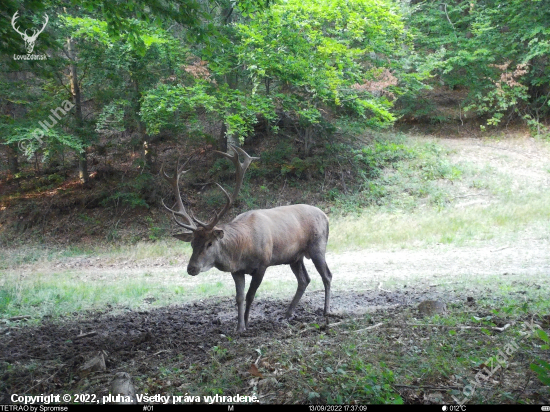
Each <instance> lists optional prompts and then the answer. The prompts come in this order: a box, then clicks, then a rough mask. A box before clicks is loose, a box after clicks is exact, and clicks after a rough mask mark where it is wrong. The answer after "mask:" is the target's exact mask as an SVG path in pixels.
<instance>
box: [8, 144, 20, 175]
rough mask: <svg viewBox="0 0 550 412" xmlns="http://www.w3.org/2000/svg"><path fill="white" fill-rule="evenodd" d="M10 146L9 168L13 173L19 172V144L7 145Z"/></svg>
mask: <svg viewBox="0 0 550 412" xmlns="http://www.w3.org/2000/svg"><path fill="white" fill-rule="evenodd" d="M6 147H7V148H8V168H9V171H10V173H11V174H12V175H15V174H17V173H19V161H18V159H17V146H15V145H13V144H9V145H6Z"/></svg>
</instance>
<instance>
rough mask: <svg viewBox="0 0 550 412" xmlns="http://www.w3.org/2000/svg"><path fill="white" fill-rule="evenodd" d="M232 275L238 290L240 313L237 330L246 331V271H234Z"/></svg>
mask: <svg viewBox="0 0 550 412" xmlns="http://www.w3.org/2000/svg"><path fill="white" fill-rule="evenodd" d="M231 275H232V276H233V280H234V281H235V289H236V290H237V309H238V313H239V316H238V323H237V332H244V331H245V330H246V327H245V322H244V284H245V281H244V272H234V273H231Z"/></svg>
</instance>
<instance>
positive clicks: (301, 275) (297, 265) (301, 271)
mask: <svg viewBox="0 0 550 412" xmlns="http://www.w3.org/2000/svg"><path fill="white" fill-rule="evenodd" d="M290 268H291V269H292V271H293V272H294V275H295V276H296V280H298V289H297V290H296V294H295V295H294V299H292V302H290V306H289V307H288V310H287V311H286V317H287V318H289V317H290V316H292V313H293V312H294V309H295V308H296V305H297V304H298V302H299V301H300V299H301V298H302V295H303V294H304V291H305V290H306V288H307V285H309V282H310V280H311V279H310V278H309V275H308V274H307V271H306V267H305V266H304V259H303V258H302V259H300V260H299V261H297V262H294V263H292V264H291V265H290Z"/></svg>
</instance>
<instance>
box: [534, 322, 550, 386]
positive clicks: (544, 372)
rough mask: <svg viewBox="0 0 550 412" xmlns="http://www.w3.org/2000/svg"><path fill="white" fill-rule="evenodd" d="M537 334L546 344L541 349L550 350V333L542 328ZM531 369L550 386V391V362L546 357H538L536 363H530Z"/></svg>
mask: <svg viewBox="0 0 550 412" xmlns="http://www.w3.org/2000/svg"><path fill="white" fill-rule="evenodd" d="M537 336H538V337H539V338H540V339H541V340H542V341H543V342H544V345H542V346H541V349H543V350H547V351H548V350H550V338H549V337H548V334H547V333H546V332H545V331H544V330H542V329H538V330H537ZM530 367H531V370H533V371H534V372H535V373H536V374H537V377H538V378H539V380H540V381H541V382H542V383H543V384H544V385H545V386H548V387H549V391H550V363H548V362H547V361H546V360H544V359H537V360H536V361H535V362H534V363H532V364H531V365H530Z"/></svg>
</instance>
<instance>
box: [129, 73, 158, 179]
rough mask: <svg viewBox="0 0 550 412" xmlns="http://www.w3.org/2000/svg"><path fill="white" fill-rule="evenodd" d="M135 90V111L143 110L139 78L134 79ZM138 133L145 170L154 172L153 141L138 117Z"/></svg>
mask: <svg viewBox="0 0 550 412" xmlns="http://www.w3.org/2000/svg"><path fill="white" fill-rule="evenodd" d="M133 84H134V91H135V93H136V94H135V104H134V106H135V113H136V114H137V113H139V112H140V111H141V103H140V98H141V93H140V91H139V82H138V80H137V79H133ZM136 121H137V133H138V138H139V141H140V145H141V160H142V161H143V167H144V169H145V170H149V171H151V172H153V156H152V141H151V138H150V136H148V135H147V133H146V132H145V125H144V124H143V122H142V121H141V120H140V119H139V117H138V118H137V120H136Z"/></svg>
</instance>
